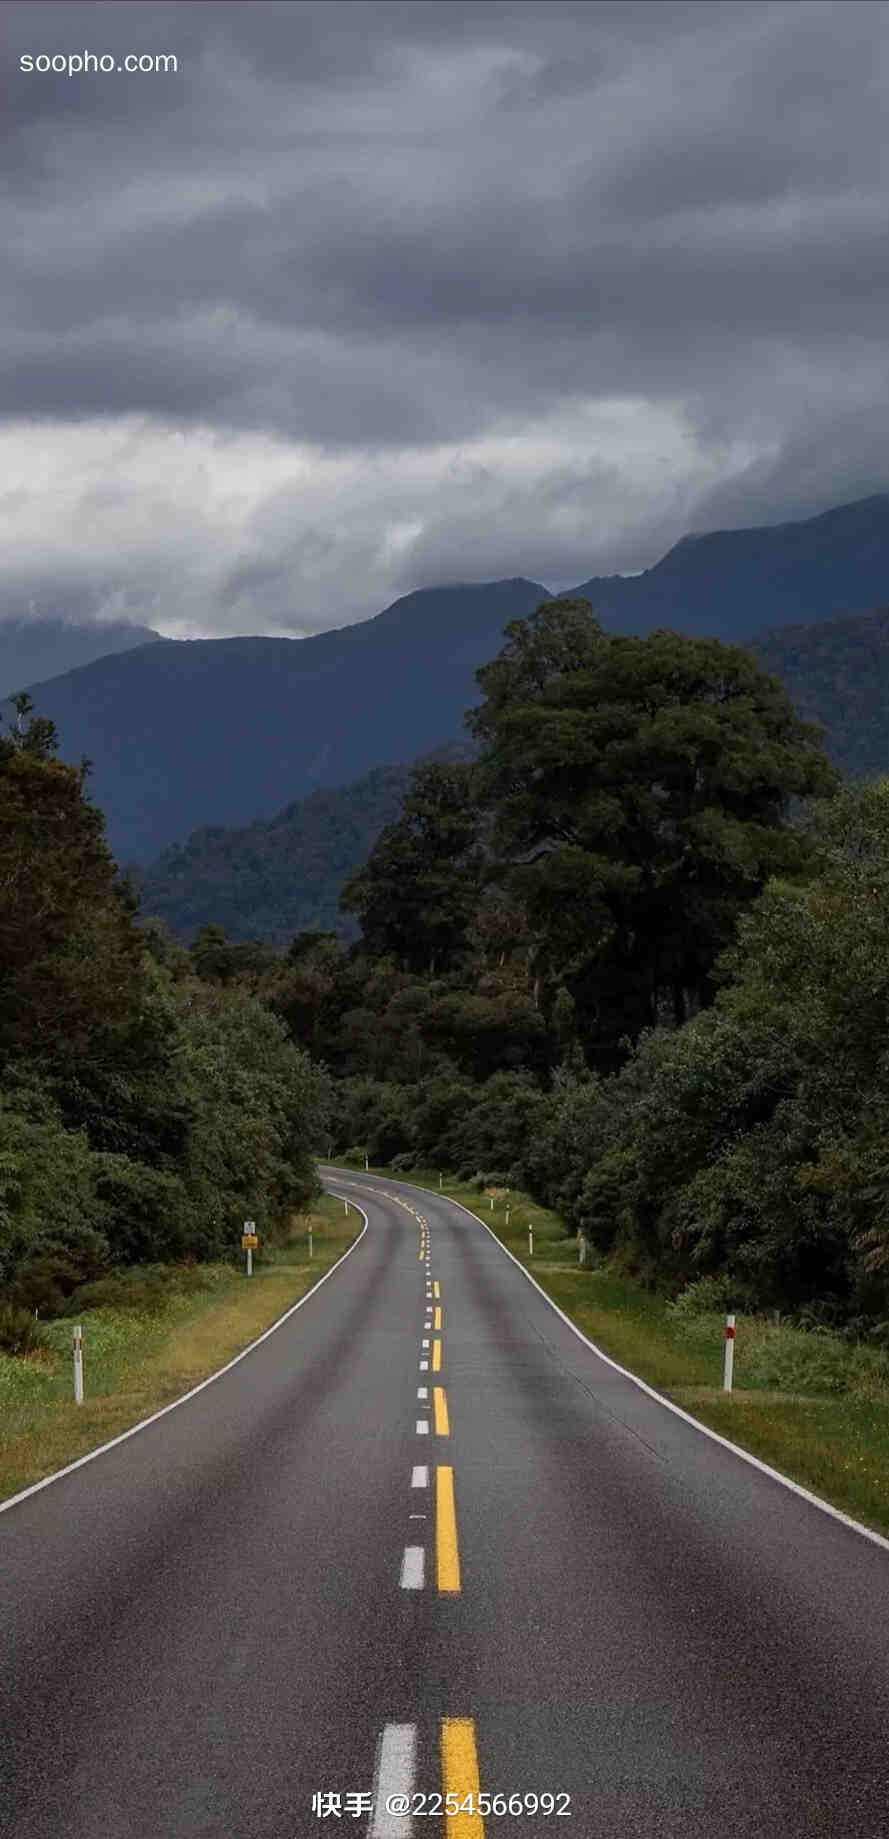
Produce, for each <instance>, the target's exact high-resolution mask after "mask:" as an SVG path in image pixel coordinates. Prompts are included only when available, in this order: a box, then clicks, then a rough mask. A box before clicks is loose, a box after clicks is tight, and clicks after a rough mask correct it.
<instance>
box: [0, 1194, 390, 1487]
mask: <svg viewBox="0 0 889 1839" xmlns="http://www.w3.org/2000/svg"><path fill="white" fill-rule="evenodd" d="M326 1192H328V1193H332V1192H333V1190H332V1189H327V1190H326ZM334 1198H335V1199H336V1200H342V1199H343V1196H342V1194H337V1195H335V1196H334ZM351 1205H352V1206H353V1207H354V1208H355V1211H356V1213H360V1214H361V1217H362V1219H363V1221H364V1225H363V1226H362V1228H361V1231H360V1233H359V1234H358V1237H357V1239H355V1240H354V1242H353V1244H351V1245H349V1246H347V1248H346V1250H345V1251H344V1252H343V1253H342V1255H341V1257H339V1258H338V1259H337V1261H336V1264H332V1265H331V1267H330V1270H329V1271H325V1273H324V1276H323V1277H319V1279H318V1282H317V1283H315V1284H313V1285H312V1288H311V1289H310V1290H307V1291H306V1294H305V1296H301V1297H300V1299H299V1302H298V1303H292V1304H291V1307H290V1308H289V1309H285V1311H284V1314H283V1315H279V1317H278V1320H277V1322H273V1323H272V1325H271V1328H266V1329H264V1330H263V1333H262V1334H261V1335H257V1337H256V1340H255V1341H250V1342H249V1343H248V1345H247V1346H246V1347H244V1348H242V1349H241V1352H240V1353H239V1354H235V1356H234V1359H233V1360H227V1361H226V1363H225V1366H221V1367H220V1368H219V1369H218V1371H217V1372H216V1373H211V1374H210V1377H209V1379H202V1380H201V1381H200V1383H199V1385H196V1386H192V1388H191V1391H190V1392H183V1394H182V1397H181V1398H174V1399H173V1401H172V1403H171V1404H169V1405H162V1406H161V1409H160V1411H153V1412H152V1414H151V1416H150V1417H149V1418H141V1419H140V1421H139V1423H138V1424H131V1425H130V1428H129V1430H122V1431H121V1433H120V1436H118V1437H112V1438H111V1440H110V1442H108V1443H100V1444H99V1447H98V1449H91V1450H88V1451H87V1453H86V1455H85V1456H78V1457H77V1460H76V1462H68V1463H66V1464H65V1467H64V1468H63V1469H56V1470H55V1472H54V1473H53V1474H52V1475H44V1477H43V1480H42V1481H35V1482H33V1483H32V1485H31V1487H30V1488H23V1489H22V1491H21V1493H20V1494H12V1495H10V1498H9V1500H8V1501H0V1513H6V1512H8V1510H9V1508H10V1507H17V1506H18V1504H19V1501H26V1500H28V1498H29V1496H30V1495H32V1494H39V1493H40V1490H41V1488H48V1487H49V1485H50V1482H53V1481H61V1479H62V1476H63V1475H71V1474H73V1472H74V1470H75V1469H82V1468H83V1467H84V1464H85V1463H87V1462H95V1460H96V1457H97V1456H104V1454H105V1452H106V1450H110V1449H116V1448H117V1445H118V1444H119V1443H126V1440H127V1438H128V1437H134V1436H135V1435H136V1432H137V1431H139V1430H147V1429H148V1426H149V1424H156V1423H157V1420H158V1418H165V1417H166V1415H167V1412H168V1411H175V1410H176V1409H177V1407H178V1406H179V1405H184V1404H186V1403H187V1401H188V1399H190V1398H195V1397H196V1396H197V1394H198V1393H199V1392H203V1390H204V1387H205V1386H212V1385H213V1383H214V1381H215V1380H217V1379H221V1378H222V1375H223V1373H230V1372H231V1369H232V1367H233V1366H237V1365H238V1362H239V1361H240V1360H246V1358H247V1355H248V1354H252V1352H253V1349H254V1348H255V1347H259V1346H260V1344H261V1342H263V1341H267V1340H268V1338H269V1335H273V1334H274V1333H275V1331H276V1330H277V1329H279V1328H283V1326H284V1323H285V1322H287V1321H289V1320H290V1317H291V1316H292V1315H295V1314H296V1311H297V1309H301V1308H302V1306H303V1303H307V1302H309V1301H310V1300H311V1298H312V1297H313V1296H316V1295H317V1293H318V1291H319V1290H320V1288H321V1285H322V1284H324V1283H326V1282H327V1279H328V1277H332V1276H333V1273H334V1271H337V1270H339V1267H340V1265H341V1264H342V1262H343V1259H345V1258H348V1257H349V1255H350V1253H351V1252H353V1251H354V1250H355V1247H356V1246H357V1245H360V1244H361V1241H362V1239H363V1238H364V1235H365V1233H366V1231H367V1214H366V1213H365V1211H364V1208H363V1207H359V1205H358V1202H357V1201H354V1200H353V1201H352V1202H351Z"/></svg>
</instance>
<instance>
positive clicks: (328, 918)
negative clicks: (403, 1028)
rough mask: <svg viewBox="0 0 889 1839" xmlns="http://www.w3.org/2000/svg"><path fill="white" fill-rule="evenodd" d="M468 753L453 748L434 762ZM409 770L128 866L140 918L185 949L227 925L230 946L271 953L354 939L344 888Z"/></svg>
mask: <svg viewBox="0 0 889 1839" xmlns="http://www.w3.org/2000/svg"><path fill="white" fill-rule="evenodd" d="M469 751H470V749H469V747H468V745H467V744H466V743H463V742H458V741H455V742H453V743H452V744H451V746H449V747H443V748H439V749H436V750H435V752H434V753H433V754H432V755H431V756H430V758H434V759H459V758H462V757H464V756H466V755H468V753H469ZM411 770H412V769H411V767H410V766H409V765H405V766H378V767H376V768H375V770H374V771H373V772H372V773H368V774H367V776H366V778H364V779H358V780H356V781H355V782H354V783H353V784H351V785H342V786H335V787H332V788H331V789H330V790H325V791H318V792H313V793H312V794H311V795H310V797H308V798H304V799H298V800H297V801H296V802H295V803H294V804H291V805H288V806H287V808H286V810H284V811H282V812H280V814H279V815H278V816H277V817H274V818H272V819H271V820H270V821H268V822H263V821H259V822H257V823H255V824H247V825H245V827H244V828H243V829H242V830H233V829H232V830H230V829H226V828H225V827H224V826H220V825H216V826H214V827H209V828H206V829H203V830H196V831H195V832H194V834H193V835H192V836H190V837H189V838H188V841H187V843H184V844H174V845H173V847H172V848H171V849H168V850H166V851H165V852H164V854H163V855H162V856H160V857H159V859H158V861H157V862H155V863H153V864H152V866H151V867H150V868H149V869H142V868H140V867H139V865H138V863H133V864H128V865H127V868H128V873H129V875H130V878H131V880H132V883H133V886H134V888H135V889H136V891H137V892H138V894H139V896H140V900H141V904H142V911H143V912H144V913H145V914H147V915H151V916H152V917H157V918H158V919H161V920H163V922H164V924H165V925H166V926H167V928H168V930H169V931H170V932H171V933H172V934H173V936H174V937H175V938H179V939H183V940H186V941H187V940H190V939H191V938H192V937H193V936H194V934H195V932H196V931H197V930H198V928H199V927H201V926H207V925H220V926H222V927H223V928H224V930H225V932H226V934H227V936H228V937H229V938H230V939H240V940H244V939H255V938H261V939H266V940H268V941H269V942H270V943H271V944H273V945H287V944H289V942H290V940H291V939H292V938H293V935H294V933H296V932H317V931H321V932H335V933H336V934H337V936H338V937H339V938H341V939H342V940H343V941H345V942H347V941H349V940H351V939H354V938H355V937H356V936H357V933H358V924H357V921H356V920H355V919H354V917H353V916H352V915H351V914H348V913H344V912H343V910H342V908H341V907H340V904H339V901H340V893H341V890H342V887H343V883H344V881H346V879H347V878H348V876H350V875H352V874H354V873H355V870H356V869H358V868H360V866H361V864H362V862H363V861H364V860H365V857H366V856H368V855H369V853H370V851H371V849H372V847H373V845H374V843H375V842H376V840H377V837H378V836H379V834H380V831H381V830H382V829H383V826H384V825H385V824H388V823H391V822H392V820H393V819H394V818H396V817H397V816H398V814H399V811H400V809H401V800H402V797H403V796H404V793H405V791H406V790H407V787H408V783H409V781H410V776H411Z"/></svg>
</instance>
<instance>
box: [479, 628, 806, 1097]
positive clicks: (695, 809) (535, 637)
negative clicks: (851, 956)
mask: <svg viewBox="0 0 889 1839" xmlns="http://www.w3.org/2000/svg"><path fill="white" fill-rule="evenodd" d="M506 641H507V642H506V644H505V646H504V648H503V650H502V651H501V652H500V654H499V656H498V657H497V658H495V659H494V660H493V661H492V662H491V663H490V664H487V665H485V666H484V667H483V668H482V669H481V670H479V671H478V672H477V673H476V675H477V679H478V683H479V685H480V688H481V690H482V692H483V695H484V702H483V703H482V704H481V706H480V707H479V708H477V709H475V710H473V711H471V712H470V714H469V715H468V716H467V723H468V726H469V728H470V730H471V732H472V733H473V735H474V736H475V738H476V740H477V741H478V742H480V744H481V753H480V758H479V762H478V771H477V787H478V797H479V801H480V803H481V804H482V806H483V807H484V808H485V809H487V810H489V811H490V813H491V815H492V818H493V828H492V837H491V842H492V851H493V856H494V866H493V869H492V873H493V875H494V876H495V877H496V878H497V879H498V880H504V879H505V881H506V883H507V885H508V886H509V887H511V888H512V889H513V890H514V892H515V893H516V894H517V896H518V897H519V898H520V900H521V901H522V902H523V904H524V906H525V908H526V911H527V914H528V917H529V921H530V924H531V927H532V931H533V932H534V934H535V937H536V941H537V945H536V953H535V956H536V963H537V969H538V974H539V976H540V977H541V978H542V979H543V981H544V982H545V983H548V984H550V985H554V984H555V983H558V982H562V983H564V984H565V986H566V987H567V988H568V989H569V992H570V994H571V995H572V996H573V997H574V999H575V1002H576V1004H577V1019H578V1026H579V1030H580V1032H581V1035H582V1037H583V1038H584V1039H585V1043H586V1046H587V1049H588V1052H592V1054H593V1057H594V1059H595V1060H597V1061H598V1062H599V1064H601V1065H602V1066H603V1068H604V1069H605V1070H608V1069H609V1068H610V1067H613V1066H615V1065H616V1064H619V1062H620V1059H621V1057H622V1052H621V1049H620V1047H619V1043H620V1039H621V1037H622V1036H623V1035H628V1036H629V1037H630V1038H631V1039H635V1038H636V1037H637V1036H638V1034H639V1032H640V1031H641V1030H642V1029H643V1028H645V1027H650V1026H652V1025H655V1024H656V1023H658V1022H659V1021H665V1020H668V1019H670V1020H672V1021H673V1023H674V1024H676V1025H678V1024H680V1023H681V1022H682V1021H683V1020H684V1019H685V1017H686V1016H687V1015H688V1014H689V1013H693V1012H694V1011H695V1010H696V1009H697V1008H699V1007H700V1006H701V1005H704V1004H707V1003H708V1002H710V1001H712V998H713V993H714V986H713V984H712V979H711V972H712V968H713V964H714V960H715V958H716V956H717V954H718V953H719V952H720V951H721V950H722V949H724V948H725V947H726V946H727V945H728V944H729V943H730V941H731V939H732V937H733V934H734V926H735V921H736V919H737V915H738V913H739V912H740V910H741V908H742V907H743V905H744V904H745V903H747V902H749V901H750V900H751V899H753V898H754V897H755V896H756V894H758V893H759V891H760V889H761V888H762V887H763V886H764V885H765V882H766V881H767V879H768V878H769V876H770V875H773V874H776V873H780V874H783V875H785V876H788V875H789V876H791V877H792V876H794V875H804V874H805V873H807V872H808V869H809V865H810V862H811V856H812V850H811V846H810V844H809V841H808V839H807V837H806V835H805V833H804V832H803V831H802V830H801V829H799V828H793V827H791V826H790V824H789V823H788V821H787V819H788V813H789V806H790V801H791V799H793V798H805V797H807V796H809V795H811V794H818V793H826V792H829V791H830V790H832V789H833V787H834V786H835V785H836V783H837V779H838V776H837V774H836V773H835V771H834V769H833V768H832V767H831V766H830V764H829V762H828V760H827V759H826V757H825V755H824V753H823V751H822V749H821V747H820V742H819V736H820V730H819V729H818V728H816V727H815V726H814V725H813V724H809V723H805V722H802V721H800V720H799V719H798V717H797V716H796V715H795V714H794V711H793V709H792V707H791V705H790V703H789V701H788V699H787V697H786V695H785V693H784V691H783V689H782V688H781V686H780V684H779V683H778V682H777V680H776V679H774V678H771V677H768V676H766V675H765V674H764V673H763V672H762V671H761V670H760V669H759V667H758V666H757V664H756V663H755V662H754V660H753V659H752V658H751V657H750V656H749V654H748V653H747V652H746V651H743V650H742V649H741V648H740V647H737V646H727V645H722V644H720V643H719V642H718V641H717V640H709V639H689V638H684V637H682V636H680V635H679V634H677V633H672V632H666V631H658V632H654V633H652V634H651V635H650V636H649V637H648V638H645V639H638V638H624V637H613V636H609V635H608V634H606V633H605V632H604V631H603V630H602V627H601V626H600V624H599V622H598V621H597V620H595V619H594V618H593V617H592V615H591V613H590V609H589V605H588V603H587V602H586V601H583V600H560V601H549V602H544V603H543V604H542V605H541V606H540V607H538V609H537V611H536V612H535V613H533V614H532V615H531V616H530V617H529V618H527V619H523V620H514V621H513V622H512V623H511V624H510V625H509V626H507V628H506Z"/></svg>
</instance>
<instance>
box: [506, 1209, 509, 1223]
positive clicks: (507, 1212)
mask: <svg viewBox="0 0 889 1839" xmlns="http://www.w3.org/2000/svg"><path fill="white" fill-rule="evenodd" d="M506 1224H507V1226H508V1225H509V1208H508V1207H507V1209H506Z"/></svg>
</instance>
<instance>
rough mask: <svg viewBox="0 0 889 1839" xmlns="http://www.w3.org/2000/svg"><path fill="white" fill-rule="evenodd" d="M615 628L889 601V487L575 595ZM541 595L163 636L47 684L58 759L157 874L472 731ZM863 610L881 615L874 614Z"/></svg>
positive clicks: (760, 626)
mask: <svg viewBox="0 0 889 1839" xmlns="http://www.w3.org/2000/svg"><path fill="white" fill-rule="evenodd" d="M568 591H570V592H571V593H573V594H575V595H583V596H584V597H585V598H586V599H588V600H589V601H590V602H591V604H592V607H593V611H594V612H595V613H596V614H597V615H598V616H599V618H600V619H601V620H602V623H603V625H604V626H605V627H606V628H607V629H608V630H610V631H613V632H638V633H644V632H649V631H652V630H654V629H655V628H656V627H657V626H668V627H671V628H672V629H673V630H675V631H677V632H687V633H690V634H704V633H706V634H710V635H712V636H714V637H718V638H721V639H723V640H726V641H728V642H733V643H738V644H744V643H752V642H753V640H754V638H755V635H756V634H757V633H761V632H763V631H764V630H765V629H771V630H772V631H773V632H774V631H776V630H778V629H783V627H784V626H786V625H788V624H796V623H799V622H800V620H801V619H804V621H805V624H806V626H807V627H811V626H813V625H815V624H817V623H818V622H821V621H831V620H835V619H836V618H837V616H838V615H839V614H841V613H859V614H861V610H862V609H868V608H873V607H875V606H882V605H885V604H887V603H889V494H880V495H877V496H873V497H870V498H866V499H861V500H859V501H858V502H856V503H854V504H851V505H842V506H838V507H835V508H834V509H832V510H829V511H826V512H823V513H822V514H821V515H819V516H818V517H814V518H808V519H806V520H804V521H800V522H795V523H784V524H776V525H773V526H765V527H761V528H756V529H750V530H729V531H714V532H709V533H704V534H701V535H690V536H687V537H684V538H683V539H682V540H681V542H679V543H677V544H676V545H675V546H674V547H673V548H672V549H671V550H670V551H669V552H668V553H667V555H665V556H664V557H662V559H661V561H659V562H658V563H656V564H655V566H654V567H653V568H650V569H647V570H646V571H645V572H644V573H643V574H641V575H635V576H631V577H621V576H609V577H598V576H593V577H591V578H590V579H589V580H587V581H585V582H582V583H581V584H580V586H579V587H578V588H575V589H571V590H568ZM551 598H552V595H551V593H550V591H549V589H547V588H546V587H544V586H543V585H542V584H541V583H540V582H535V581H530V580H526V579H524V578H521V577H517V578H513V579H511V580H506V581H493V582H483V583H454V584H451V585H450V586H445V587H436V588H426V589H420V590H418V591H417V592H415V593H413V594H407V595H404V596H403V597H401V598H400V599H399V600H396V601H395V602H393V604H392V605H391V606H390V607H387V608H385V610H384V611H383V612H382V613H379V614H377V615H376V617H375V618H373V619H368V620H364V621H362V622H360V623H359V624H357V625H352V626H346V627H344V628H341V629H340V630H338V631H330V632H324V633H319V634H317V635H316V636H314V637H312V638H306V639H274V638H235V639H205V640H192V641H188V642H186V641H176V640H170V639H162V640H158V641H157V642H156V643H154V644H148V645H144V646H141V647H140V648H139V649H138V650H136V651H130V652H124V653H122V654H120V655H117V656H112V657H103V658H101V659H99V660H98V661H96V662H94V663H91V664H87V665H84V666H82V667H81V668H80V669H78V670H74V671H72V672H68V673H67V674H66V675H64V676H57V677H54V678H53V679H52V680H50V681H49V682H44V683H41V684H40V685H39V693H38V694H37V695H36V696H35V701H36V703H37V706H38V709H39V712H40V713H41V714H45V715H48V716H50V717H51V718H52V719H53V720H54V721H55V723H56V725H57V728H58V730H59V735H60V740H61V748H62V754H63V757H64V758H67V759H72V760H73V759H78V758H80V756H81V755H82V754H86V755H87V756H88V757H89V758H90V759H91V760H92V761H93V762H94V769H93V773H92V777H91V779H90V780H89V781H88V786H89V790H90V794H91V796H92V797H93V798H94V799H95V801H96V803H97V804H99V805H100V806H101V807H102V809H103V810H104V811H105V813H106V818H107V829H108V837H109V842H110V844H111V847H112V850H113V852H114V854H115V855H116V856H117V858H118V860H120V861H126V862H138V863H141V864H145V863H148V862H150V861H152V860H153V859H154V858H155V857H157V856H158V855H159V854H160V853H161V851H162V850H164V849H165V848H167V847H168V846H169V845H170V844H172V843H174V842H176V841H180V840H182V839H183V838H185V837H187V836H189V835H190V834H191V833H192V832H193V831H195V830H196V829H198V828H199V827H206V826H207V825H222V826H225V827H231V826H240V827H243V826H246V825H249V824H251V823H253V822H254V821H255V820H257V819H263V820H269V819H271V818H273V817H274V816H275V814H276V813H278V812H280V811H281V809H282V807H283V806H285V805H288V804H291V803H293V802H294V801H298V800H300V799H305V798H306V797H308V795H309V794H310V793H311V792H312V791H314V790H316V789H321V788H324V787H327V788H330V787H334V786H337V785H340V786H342V785H344V784H347V783H349V782H353V781H356V780H358V779H360V778H362V777H363V776H365V775H366V774H367V773H368V772H370V771H371V770H372V769H373V768H375V767H377V766H379V764H380V763H381V761H386V762H388V763H389V764H391V765H393V766H397V765H399V764H405V763H407V762H408V761H412V760H415V759H417V758H419V757H420V756H422V755H425V754H428V753H429V752H431V751H432V750H433V749H434V748H435V747H437V746H439V745H441V744H442V743H445V742H448V741H451V740H453V739H454V738H455V737H456V736H458V735H459V734H460V733H461V731H462V717H463V713H464V711H465V709H466V708H467V707H469V706H471V705H472V704H473V703H474V702H475V701H476V700H477V698H478V689H477V686H476V683H475V671H476V670H477V669H478V667H479V665H481V664H483V663H485V662H487V660H488V659H490V658H491V657H493V656H494V655H495V654H496V653H497V652H498V651H499V650H500V647H501V645H502V643H503V628H504V626H505V625H506V624H507V623H508V621H509V620H511V619H515V618H520V617H523V616H524V615H527V614H528V613H530V612H532V611H533V609H534V607H535V606H537V605H538V604H539V603H540V602H541V601H543V600H548V599H551ZM862 617H870V616H869V615H868V614H863V615H862Z"/></svg>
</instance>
